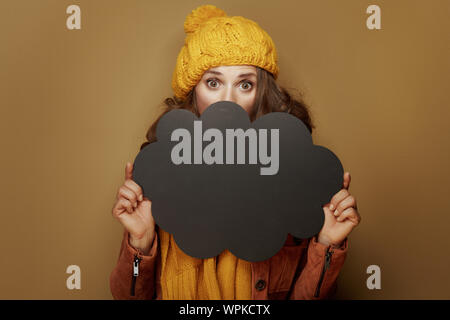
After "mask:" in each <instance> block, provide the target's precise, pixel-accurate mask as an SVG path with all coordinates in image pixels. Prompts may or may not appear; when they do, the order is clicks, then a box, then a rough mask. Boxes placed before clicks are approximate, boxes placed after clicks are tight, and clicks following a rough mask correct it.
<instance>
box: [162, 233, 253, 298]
mask: <svg viewBox="0 0 450 320" xmlns="http://www.w3.org/2000/svg"><path fill="white" fill-rule="evenodd" d="M158 236H159V239H160V244H161V246H160V249H161V261H160V267H161V278H160V281H161V294H162V299H164V300H193V299H195V300H250V299H251V294H252V288H251V282H252V270H251V264H250V262H248V261H245V260H241V259H238V258H237V257H236V256H234V255H233V254H232V253H231V252H230V251H228V250H224V251H223V252H222V253H221V254H220V255H219V256H217V257H213V258H208V259H197V258H193V257H190V256H188V255H187V254H185V253H184V252H183V251H181V249H180V248H179V247H178V246H177V245H176V243H175V240H174V238H173V235H172V234H170V233H167V232H165V231H164V230H162V229H161V228H158Z"/></svg>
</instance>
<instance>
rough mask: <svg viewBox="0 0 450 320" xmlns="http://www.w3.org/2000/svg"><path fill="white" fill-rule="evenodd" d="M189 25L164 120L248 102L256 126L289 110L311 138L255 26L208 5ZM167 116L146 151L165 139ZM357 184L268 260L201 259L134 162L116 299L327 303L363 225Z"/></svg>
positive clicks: (122, 215) (113, 280)
mask: <svg viewBox="0 0 450 320" xmlns="http://www.w3.org/2000/svg"><path fill="white" fill-rule="evenodd" d="M184 29H185V32H186V34H187V36H186V40H185V44H184V46H183V48H182V50H181V52H180V54H179V55H178V59H177V65H176V68H175V72H174V74H173V81H172V87H173V90H174V94H175V95H174V98H168V99H166V100H165V103H166V105H167V108H166V110H165V112H164V113H163V114H165V113H166V112H168V111H170V110H172V109H176V108H183V109H188V110H190V111H192V112H193V113H195V114H196V115H197V116H200V115H201V114H202V113H203V111H204V110H205V109H206V108H207V107H208V106H209V105H211V104H212V103H214V102H217V101H225V100H226V101H233V102H235V103H237V104H239V105H240V106H242V107H243V108H244V109H245V110H246V111H247V112H248V114H249V117H250V119H251V120H252V121H253V120H255V119H256V118H258V117H260V116H261V115H264V114H266V113H268V112H273V111H283V112H289V113H291V114H292V115H294V116H296V117H298V118H300V119H301V120H302V121H303V122H304V123H305V124H306V126H307V127H308V128H309V130H310V132H312V128H313V125H312V123H311V119H310V116H309V114H308V110H307V107H306V105H305V104H304V103H303V102H302V101H298V100H294V99H292V98H291V97H290V95H289V93H288V92H286V91H285V90H284V89H282V88H280V87H279V86H278V85H277V83H276V82H275V79H276V77H277V75H278V66H277V56H276V50H275V46H274V44H273V42H272V39H271V38H270V36H269V35H268V34H267V33H266V32H265V31H264V30H262V29H261V28H260V27H259V26H258V25H257V24H256V23H255V22H253V21H251V20H248V19H245V18H242V17H229V16H226V14H225V12H223V11H222V10H220V9H218V8H216V7H214V6H211V5H207V6H200V7H199V8H197V9H196V10H194V11H192V13H191V14H190V15H188V17H187V18H186V21H185V24H184ZM163 114H162V115H163ZM162 115H161V116H162ZM161 116H160V117H161ZM158 120H159V118H158V119H157V121H155V123H154V124H153V125H152V126H151V127H150V129H149V131H148V133H147V140H148V141H147V142H145V143H144V144H142V146H141V149H142V148H143V147H145V146H146V145H147V144H149V143H151V142H154V141H156V137H155V132H156V125H157V123H158ZM349 185H350V174H349V173H348V172H346V173H345V174H344V183H343V188H342V189H341V190H340V191H339V192H338V193H336V194H335V195H334V196H333V197H332V199H331V200H330V203H328V204H326V205H325V206H324V207H323V211H324V214H325V222H324V225H323V227H322V229H321V231H320V232H319V234H318V235H317V236H314V237H313V238H311V239H297V238H293V237H292V236H291V235H288V237H287V240H286V243H285V245H284V247H283V248H282V249H281V250H280V251H279V252H278V253H277V254H276V255H275V256H273V257H272V258H270V259H268V260H266V261H261V262H256V263H252V262H247V261H244V260H241V259H238V258H236V257H235V256H234V255H233V254H232V253H231V252H230V251H228V250H225V251H223V252H222V253H221V254H220V255H219V256H217V257H213V258H209V259H196V258H192V257H190V256H187V255H186V254H184V253H183V252H182V251H181V250H180V249H179V248H178V246H177V245H176V243H175V241H174V238H173V236H172V235H171V234H169V233H167V232H165V231H164V230H162V229H161V228H158V226H157V225H155V222H154V220H153V217H152V213H151V201H150V200H149V199H148V198H145V197H143V193H142V189H141V188H140V187H139V185H137V184H136V183H135V182H134V181H133V180H132V165H131V164H130V163H127V165H126V169H125V183H124V184H123V185H122V186H121V187H120V188H119V191H118V193H117V202H116V204H115V205H114V207H113V210H112V213H113V216H114V217H115V218H117V219H118V220H119V222H120V223H121V224H122V225H123V226H124V237H123V241H122V247H121V250H120V254H119V259H118V262H117V265H116V267H115V268H114V270H113V271H112V273H111V276H110V287H111V292H112V295H113V297H114V298H115V299H227V300H228V299H247V300H248V299H323V298H328V297H330V296H331V295H332V293H333V292H334V290H335V288H336V279H337V276H338V274H339V271H340V269H341V267H342V265H343V263H344V260H345V255H346V252H347V242H348V240H347V236H348V235H349V233H350V232H351V230H352V229H353V228H354V227H355V226H356V225H358V223H359V221H360V216H359V214H358V212H357V209H356V201H355V198H354V197H353V196H352V195H350V193H349V192H348V188H349Z"/></svg>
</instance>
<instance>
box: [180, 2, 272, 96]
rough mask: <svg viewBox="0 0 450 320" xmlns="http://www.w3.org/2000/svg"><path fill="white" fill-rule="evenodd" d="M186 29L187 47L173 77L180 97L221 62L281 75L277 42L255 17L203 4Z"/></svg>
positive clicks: (186, 24) (189, 19)
mask: <svg viewBox="0 0 450 320" xmlns="http://www.w3.org/2000/svg"><path fill="white" fill-rule="evenodd" d="M184 31H185V33H186V38H185V41H184V46H183V47H182V48H181V51H180V53H179V54H178V58H177V63H176V66H175V71H174V73H173V77H172V88H173V91H174V94H175V96H176V97H178V98H181V99H184V98H185V97H186V95H187V94H188V93H189V91H191V90H192V88H193V87H194V86H195V85H196V84H197V83H198V82H199V81H200V79H201V78H202V76H203V73H204V72H205V71H206V70H208V69H210V68H213V67H217V66H221V65H253V66H257V67H260V68H262V69H265V70H267V71H269V72H271V73H272V74H273V76H274V77H275V78H277V76H278V65H277V52H276V49H275V45H274V43H273V41H272V39H271V38H270V36H269V35H268V34H267V33H266V32H265V31H264V30H263V29H261V27H260V26H259V25H258V24H257V23H256V22H254V21H252V20H249V19H246V18H243V17H240V16H234V17H230V16H227V15H226V13H225V12H224V11H223V10H221V9H219V8H217V7H215V6H213V5H203V6H200V7H198V8H197V9H195V10H193V11H192V12H191V13H190V14H189V15H188V16H187V17H186V20H185V22H184Z"/></svg>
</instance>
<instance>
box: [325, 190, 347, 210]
mask: <svg viewBox="0 0 450 320" xmlns="http://www.w3.org/2000/svg"><path fill="white" fill-rule="evenodd" d="M349 194H350V193H349V192H348V190H347V189H341V190H340V191H339V192H338V193H336V194H335V195H334V196H333V198H331V201H330V210H336V208H337V206H338V204H339V202H341V201H342V200H344V199H345V198H346V197H347V196H348V195H349Z"/></svg>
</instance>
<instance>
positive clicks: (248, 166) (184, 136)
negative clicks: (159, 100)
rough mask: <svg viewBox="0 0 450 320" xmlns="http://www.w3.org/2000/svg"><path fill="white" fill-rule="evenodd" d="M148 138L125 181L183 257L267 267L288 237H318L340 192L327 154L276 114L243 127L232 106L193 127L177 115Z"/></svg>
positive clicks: (217, 108)
mask: <svg viewBox="0 0 450 320" xmlns="http://www.w3.org/2000/svg"><path fill="white" fill-rule="evenodd" d="M177 129H179V130H177ZM209 129H212V130H209ZM235 129H242V131H241V133H242V132H247V133H248V134H249V136H250V137H251V138H246V139H245V140H244V139H243V140H241V141H245V143H244V144H242V145H241V148H240V149H239V143H238V138H234V137H233V136H232V135H230V134H229V132H230V130H231V131H233V132H237V130H236V131H235ZM277 129H278V130H277ZM250 131H251V132H252V134H253V135H252V134H250ZM156 135H157V142H153V143H151V144H149V145H147V146H146V147H144V148H143V149H142V150H141V151H140V152H139V154H138V155H137V156H136V159H135V161H134V169H133V179H134V181H135V182H136V183H138V184H139V185H140V186H141V187H142V189H143V192H144V196H146V197H147V198H149V199H150V200H151V201H152V213H153V217H154V219H155V222H156V223H157V224H158V225H159V226H160V227H161V228H162V229H163V230H165V231H167V232H169V233H172V234H173V235H174V238H175V241H176V243H177V245H178V247H179V248H180V249H181V250H183V252H185V253H186V254H188V255H190V256H192V257H196V258H201V259H205V258H209V257H213V256H217V255H219V254H220V253H221V252H222V251H223V250H225V249H228V250H230V251H231V252H232V253H233V254H234V255H235V256H237V257H238V258H240V259H244V260H247V261H252V262H255V261H262V260H266V259H268V258H270V257H272V256H273V255H275V254H276V253H277V252H278V251H279V250H280V249H281V248H282V247H283V245H284V243H285V241H286V237H287V235H288V233H290V234H291V235H292V236H294V237H297V238H310V237H312V236H314V235H315V234H317V233H318V232H319V231H320V230H321V228H322V226H323V223H324V213H323V208H322V206H323V205H325V204H326V203H328V202H329V201H330V200H331V197H332V196H333V195H334V194H335V193H336V192H338V191H339V190H340V189H341V187H342V182H343V168H342V165H341V162H340V161H339V159H338V158H337V157H336V155H335V154H334V153H333V152H331V151H330V150H328V149H327V148H325V147H322V146H317V145H314V144H313V142H312V137H311V134H310V132H309V131H308V129H307V127H306V126H305V124H304V123H303V122H302V121H301V120H299V119H298V118H296V117H294V116H292V115H290V114H288V113H285V112H272V113H268V114H266V115H264V116H262V117H259V118H258V119H256V120H255V121H253V122H250V119H249V117H248V114H247V112H246V111H245V110H244V109H243V108H242V107H241V106H239V105H237V104H235V103H233V102H229V101H221V102H217V103H214V104H212V105H211V106H209V107H208V108H207V109H206V110H205V111H204V112H203V113H202V115H201V116H200V118H197V117H196V116H195V115H194V114H193V113H192V112H190V111H188V110H184V109H177V110H172V111H170V112H168V113H166V114H165V115H164V116H163V117H161V119H160V120H159V122H158V125H157V130H156ZM230 137H232V138H230ZM241 137H242V136H241ZM172 140H174V141H172ZM250 141H252V142H250ZM233 144H234V146H233ZM276 146H278V150H277V148H276ZM181 147H183V148H181ZM232 150H233V151H232ZM242 151H243V152H242ZM239 157H241V158H240V159H239ZM277 158H278V159H277ZM255 159H256V160H255ZM269 160H270V161H269ZM255 161H256V162H255ZM189 162H190V164H189ZM277 162H278V163H277Z"/></svg>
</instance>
